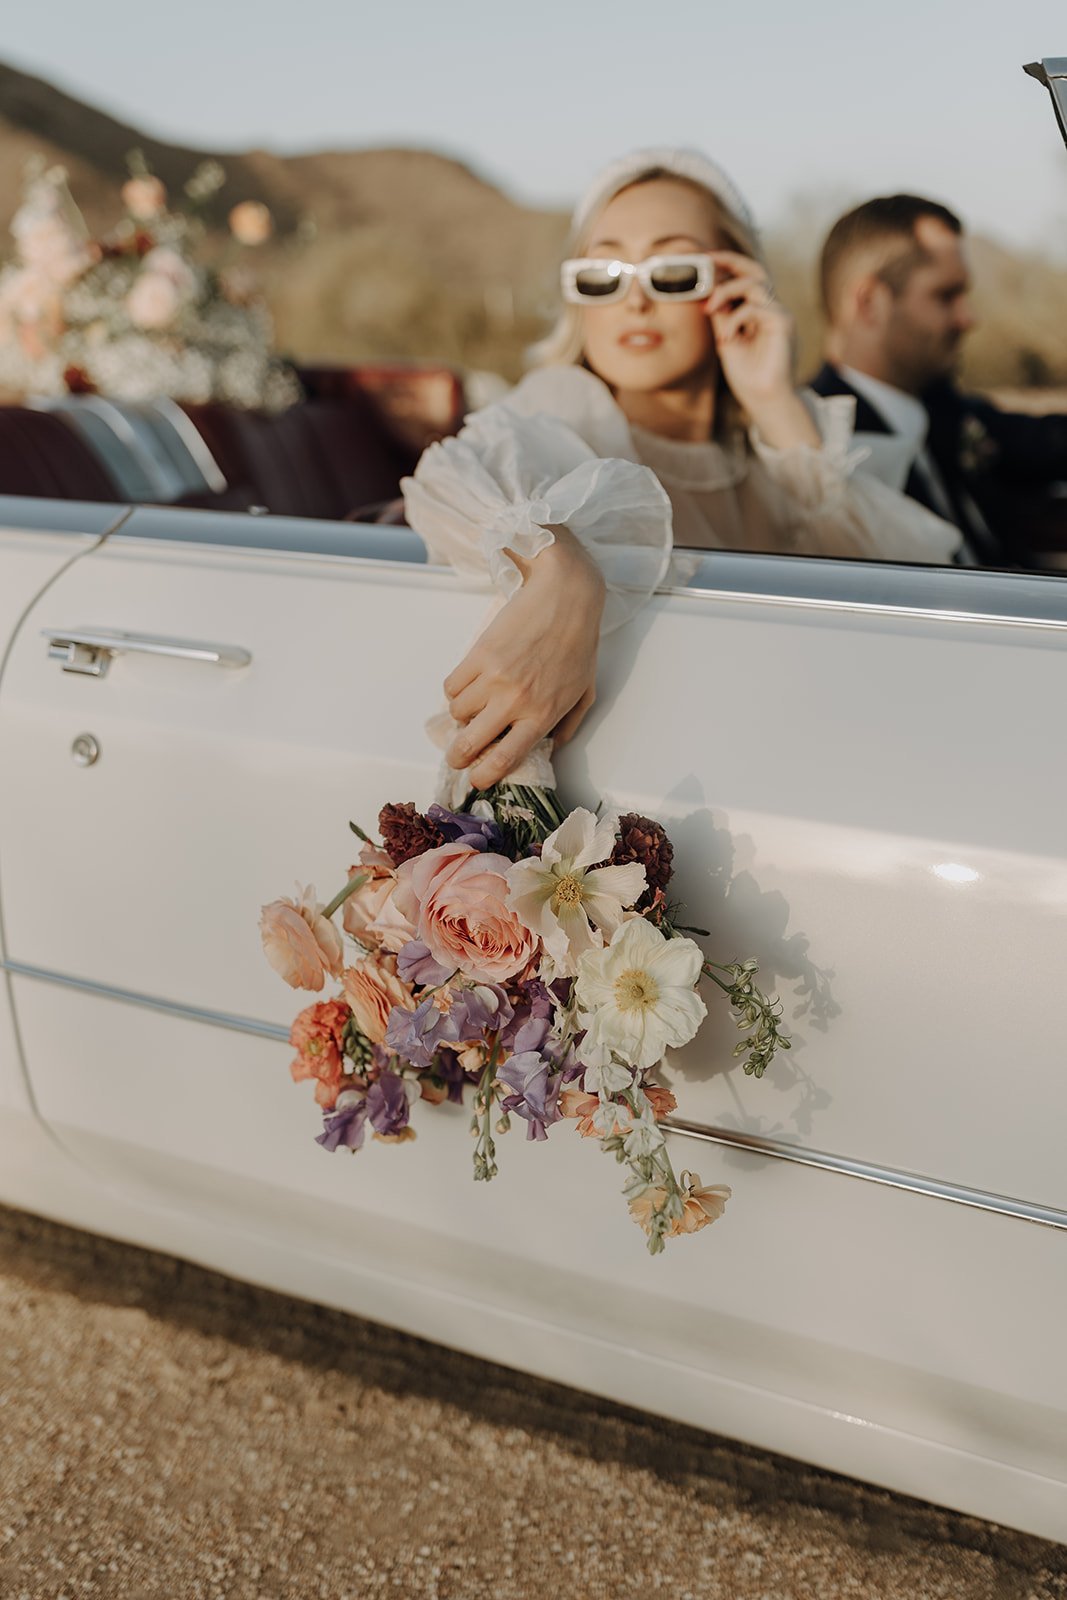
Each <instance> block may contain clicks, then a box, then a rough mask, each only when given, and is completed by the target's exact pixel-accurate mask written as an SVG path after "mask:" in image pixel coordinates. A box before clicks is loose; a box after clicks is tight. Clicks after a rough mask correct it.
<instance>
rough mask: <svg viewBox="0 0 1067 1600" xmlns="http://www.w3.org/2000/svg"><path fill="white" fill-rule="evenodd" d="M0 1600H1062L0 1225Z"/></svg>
mask: <svg viewBox="0 0 1067 1600" xmlns="http://www.w3.org/2000/svg"><path fill="white" fill-rule="evenodd" d="M0 1352H2V1361H3V1365H2V1368H0V1370H2V1373H3V1380H2V1383H0V1423H2V1425H0V1439H2V1450H0V1600H64V1597H66V1600H76V1597H80V1596H83V1595H92V1596H95V1597H106V1600H111V1597H115V1600H118V1597H121V1600H154V1597H157V1596H158V1597H165V1600H223V1597H225V1600H319V1597H323V1600H346V1597H347V1600H357V1597H358V1600H363V1597H364V1596H382V1597H391V1596H402V1597H403V1600H541V1597H545V1600H548V1597H551V1600H557V1597H559V1600H564V1597H565V1600H623V1597H627V1596H642V1597H654V1596H660V1595H662V1596H664V1597H669V1600H822V1597H824V1596H825V1597H832V1600H853V1597H866V1596H877V1597H879V1600H927V1597H931V1600H932V1597H938V1600H940V1597H944V1600H1067V1547H1064V1546H1062V1545H1052V1544H1048V1543H1046V1542H1044V1541H1042V1540H1038V1539H1033V1538H1029V1537H1027V1536H1025V1535H1023V1534H1018V1533H1012V1532H1010V1531H1008V1530H1006V1529H1002V1528H996V1527H993V1526H992V1525H990V1524H989V1523H985V1522H980V1521H978V1520H976V1519H974V1518H969V1517H961V1516H956V1515H954V1514H952V1513H949V1512H945V1511H940V1510H938V1509H936V1508H934V1507H932V1506H928V1505H925V1504H923V1503H921V1502H919V1501H914V1500H909V1499H906V1498H904V1497H903V1496H899V1495H893V1494H889V1493H886V1492H884V1491H881V1490H877V1489H871V1488H868V1487H866V1486H864V1485H862V1484H859V1483H855V1482H853V1481H852V1480H850V1479H847V1478H841V1477H837V1476H835V1475H834V1474H832V1473H827V1472H821V1471H817V1470H815V1469H813V1468H809V1467H805V1466H801V1465H799V1464H797V1463H796V1462H792V1461H788V1460H786V1459H784V1458H782V1457H778V1456H772V1455H768V1454H766V1453H764V1452H762V1451H758V1450H754V1449H750V1448H748V1447H747V1446H744V1445H738V1444H734V1443H732V1442H730V1441H728V1440H724V1439H720V1438H718V1437H716V1436H714V1435H709V1434H704V1433H699V1432H697V1431H695V1430H693V1429H688V1428H683V1427H679V1426H676V1425H674V1424H671V1423H665V1422H661V1421H658V1420H656V1419H653V1418H650V1417H647V1416H645V1415H643V1414H641V1413H637V1412H631V1411H627V1410H625V1409H623V1408H622V1407H618V1406H612V1405H608V1404H606V1403H604V1402H601V1401H597V1400H593V1399H590V1398H589V1397H587V1396H585V1395H581V1394H577V1393H574V1392H572V1391H571V1390H568V1389H563V1388H560V1387H557V1386H555V1385H552V1384H547V1383H541V1382H538V1381H535V1380H533V1379H528V1378H519V1377H516V1376H515V1375H514V1374H512V1373H509V1372H507V1371H505V1370H503V1369H502V1368H499V1367H493V1366H489V1365H486V1364H485V1363H483V1362H480V1361H475V1360H473V1359H471V1358H469V1357H465V1356H460V1355H456V1354H453V1353H450V1352H446V1351H444V1350H441V1349H438V1348H437V1347H435V1346H433V1345H428V1344H424V1343H422V1342H421V1341H419V1340H417V1339H411V1338H407V1337H406V1336H404V1335H401V1334H397V1333H393V1332H391V1331H389V1330H387V1329H384V1328H381V1327H378V1326H376V1325H375V1324H373V1323H368V1322H361V1321H358V1320H357V1319H355V1318H353V1317H348V1316H344V1315H342V1314H340V1313H338V1312H333V1311H326V1310H323V1309H322V1308H320V1307H316V1306H309V1305H305V1304H303V1303H301V1302H299V1301H294V1300H288V1299H285V1298H284V1297H283V1296H281V1295H275V1294H271V1293H268V1292H267V1291H265V1290H260V1289H253V1288H249V1287H248V1286H246V1285H243V1284H238V1283H233V1282H231V1281H230V1280H229V1279H226V1278H222V1277H219V1276H217V1275H216V1274H214V1273H210V1272H205V1271H202V1270H200V1269H199V1268H196V1267H191V1266H188V1265H186V1264H184V1263H182V1262H179V1261H175V1260H172V1259H171V1258H170V1257H166V1256H159V1255H153V1254H150V1253H149V1252H147V1251H142V1250H135V1249H132V1248H130V1247H128V1246H124V1245H115V1244H111V1243H108V1242H105V1241H102V1240H99V1239H95V1238H93V1237H92V1236H91V1235H88V1234H82V1233H78V1232H76V1231H74V1230H72V1229H69V1228H63V1227H59V1226H56V1225H54V1224H52V1223H46V1222H42V1221H41V1220H39V1219H38V1218H34V1217H29V1216H26V1215H25V1214H23V1213H20V1212H15V1211H4V1210H2V1209H0Z"/></svg>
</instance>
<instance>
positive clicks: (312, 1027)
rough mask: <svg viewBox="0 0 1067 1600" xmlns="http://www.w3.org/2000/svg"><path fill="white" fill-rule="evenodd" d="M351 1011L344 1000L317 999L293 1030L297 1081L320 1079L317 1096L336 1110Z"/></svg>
mask: <svg viewBox="0 0 1067 1600" xmlns="http://www.w3.org/2000/svg"><path fill="white" fill-rule="evenodd" d="M350 1016H351V1012H350V1010H349V1008H348V1006H347V1005H346V1004H345V1002H344V1001H343V1000H316V1001H315V1002H314V1004H313V1005H310V1006H306V1007H305V1008H304V1010H303V1011H301V1013H300V1015H299V1016H298V1017H297V1018H296V1020H295V1022H294V1023H293V1026H292V1028H291V1029H290V1030H289V1043H290V1044H291V1045H293V1046H294V1047H295V1049H296V1050H297V1052H298V1053H297V1055H296V1056H295V1057H294V1058H293V1060H292V1062H291V1063H290V1067H289V1070H290V1072H291V1073H292V1075H293V1082H294V1083H303V1081H304V1080H305V1078H315V1079H317V1082H316V1085H315V1099H316V1100H317V1101H318V1103H319V1105H321V1106H323V1107H324V1108H325V1109H326V1110H327V1111H332V1110H333V1106H334V1103H335V1101H336V1099H337V1096H338V1094H339V1093H340V1085H341V1080H342V1079H343V1077H344V1075H345V1057H344V1031H345V1024H346V1023H347V1021H348V1019H349V1017H350Z"/></svg>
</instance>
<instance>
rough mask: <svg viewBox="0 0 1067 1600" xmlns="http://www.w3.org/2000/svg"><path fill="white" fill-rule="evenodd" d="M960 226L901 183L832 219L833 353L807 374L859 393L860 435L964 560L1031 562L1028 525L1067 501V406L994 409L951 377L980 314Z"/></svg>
mask: <svg viewBox="0 0 1067 1600" xmlns="http://www.w3.org/2000/svg"><path fill="white" fill-rule="evenodd" d="M962 235H963V229H962V227H961V225H960V221H959V218H958V217H956V216H954V215H953V213H952V212H951V211H949V210H948V209H947V207H945V206H941V205H938V204H937V203H936V202H935V201H933V200H923V199H920V198H919V197H918V196H916V195H907V194H897V195H890V196H888V197H886V198H884V199H877V200H868V201H867V202H866V203H865V204H864V205H861V206H857V207H856V209H855V210H854V211H850V212H848V213H847V214H846V215H845V216H843V217H841V218H840V219H839V220H838V221H837V222H836V223H835V224H834V226H833V228H832V229H831V230H830V233H829V235H828V237H827V240H826V243H825V245H824V246H823V252H822V260H821V264H820V276H821V288H822V298H823V305H824V309H825V312H826V317H827V321H828V325H829V329H828V334H827V340H826V354H827V361H826V364H825V365H824V366H823V368H822V370H821V371H820V372H819V373H818V374H817V375H816V377H815V378H814V379H813V381H812V383H811V387H812V388H813V389H814V390H815V392H816V393H817V394H821V395H836V394H851V395H854V396H855V399H856V432H857V434H859V435H867V437H866V438H861V440H860V441H859V442H861V443H864V444H867V445H870V447H871V449H872V455H873V457H874V460H875V462H877V461H878V459H879V456H878V452H879V450H881V451H882V455H883V458H884V461H886V462H888V463H889V464H890V469H889V471H888V472H887V473H884V474H883V475H887V476H890V477H892V476H893V475H894V474H895V476H896V477H897V479H898V482H897V487H899V488H901V489H903V491H904V492H905V493H906V494H908V495H910V496H912V498H913V499H915V500H919V501H921V502H922V504H923V505H925V506H927V507H928V508H929V509H930V510H932V511H935V512H936V513H937V514H938V516H941V517H944V518H945V519H946V520H947V521H949V522H953V523H955V525H956V526H957V527H958V528H959V529H960V531H961V533H962V535H963V540H964V551H963V556H962V559H963V561H964V562H965V563H966V564H977V565H982V566H1003V565H1012V564H1014V563H1020V562H1021V563H1022V564H1028V561H1029V553H1028V546H1029V543H1030V542H1031V539H1032V538H1034V537H1035V533H1034V530H1035V529H1036V528H1037V527H1038V526H1039V525H1044V526H1045V527H1046V528H1047V527H1050V526H1052V525H1054V523H1055V521H1056V518H1057V512H1058V509H1059V506H1063V505H1065V504H1067V502H1063V501H1061V502H1059V503H1058V504H1057V502H1056V501H1055V500H1053V499H1052V498H1050V496H1049V488H1050V486H1051V485H1052V484H1054V483H1058V482H1060V481H1067V416H1044V417H1033V416H1026V415H1022V414H1019V413H1014V412H1007V411H1002V410H1000V409H999V408H998V407H997V406H995V405H993V404H992V403H991V402H990V401H988V400H984V399H981V398H980V397H979V396H977V395H969V394H965V393H964V392H963V391H962V390H961V389H959V388H958V387H957V385H956V382H955V379H954V373H955V370H956V366H957V362H958V358H959V353H960V348H961V345H962V343H963V340H964V338H965V337H966V335H967V334H968V333H969V332H970V330H971V329H972V328H973V327H974V325H975V318H974V313H973V311H972V309H971V300H970V292H971V279H970V274H969V272H968V268H967V261H966V256H965V253H964V243H963V237H962ZM886 436H892V438H889V437H886ZM1064 521H1065V522H1067V517H1064ZM1065 531H1067V529H1065ZM1052 537H1053V538H1055V537H1056V536H1055V535H1054V534H1053V535H1052ZM1038 538H1039V536H1038ZM1065 542H1067V541H1065Z"/></svg>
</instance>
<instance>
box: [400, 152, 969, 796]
mask: <svg viewBox="0 0 1067 1600" xmlns="http://www.w3.org/2000/svg"><path fill="white" fill-rule="evenodd" d="M561 284H562V291H563V300H564V304H563V307H562V311H561V315H560V317H559V320H558V322H557V324H556V327H555V328H554V329H553V331H552V333H551V334H550V335H549V336H548V338H547V339H546V340H544V342H543V343H542V344H541V345H540V346H538V347H537V348H536V349H535V351H534V352H533V354H534V358H535V361H536V362H537V365H536V367H535V369H534V370H533V371H532V372H530V373H529V374H528V375H527V376H526V377H525V378H524V379H523V380H522V382H521V383H520V384H519V385H518V386H517V387H516V388H515V389H514V390H513V391H512V392H511V393H510V394H508V395H507V396H506V397H505V398H504V399H503V400H500V401H497V402H495V403H494V404H492V405H489V406H486V407H485V408H484V409H483V410H481V411H478V412H476V413H474V414H473V415H472V416H471V417H470V418H469V419H468V421H467V423H466V425H465V426H464V428H463V429H462V431H461V432H460V433H459V434H458V435H457V436H456V437H455V438H452V439H446V440H443V441H442V442H441V443H439V444H434V445H431V446H430V448H429V449H428V450H427V451H426V452H425V453H424V455H423V456H422V458H421V460H420V461H419V464H418V466H417V467H416V469H415V472H414V475H413V477H411V478H407V479H405V481H404V484H403V486H402V487H403V491H404V501H405V507H406V512H407V520H408V522H409V523H410V525H411V526H412V527H413V528H415V529H416V530H417V532H418V533H419V534H420V535H421V536H422V538H423V540H424V542H425V544H426V546H427V551H428V554H429V558H430V560H431V561H434V562H440V563H451V564H452V565H453V566H454V567H456V568H457V569H458V570H459V571H461V572H464V573H466V574H468V575H472V576H478V577H480V578H483V579H484V578H485V576H486V574H487V573H488V576H489V578H490V579H491V580H492V583H493V585H494V587H495V588H496V589H497V591H498V593H499V595H500V596H501V597H502V599H503V602H504V603H503V604H502V605H501V606H500V608H499V609H498V610H497V611H496V612H495V615H494V616H493V617H492V620H491V621H490V622H489V624H488V626H487V627H486V628H485V630H484V632H483V633H482V634H481V636H480V637H479V638H478V640H477V641H476V643H475V644H474V646H473V648H472V649H471V650H470V651H469V652H468V653H467V655H465V656H464V658H463V660H462V661H461V662H460V663H459V665H458V666H457V667H456V668H455V669H454V670H453V671H452V672H451V673H450V674H449V676H448V678H447V679H446V680H445V685H444V688H445V694H446V695H447V698H448V710H449V716H448V717H446V718H442V719H439V721H440V722H441V723H443V726H444V732H443V733H441V732H440V730H439V732H438V736H439V737H440V738H441V742H442V743H445V744H446V745H447V748H446V752H445V755H446V761H447V763H448V765H449V767H450V768H452V769H454V770H455V772H456V774H457V777H456V780H455V783H454V785H453V792H454V793H455V794H459V793H460V792H465V791H466V790H467V789H468V788H469V787H471V786H473V787H476V788H487V787H488V786H489V785H490V784H493V783H496V782H498V781H499V780H500V779H501V778H503V777H504V776H505V775H508V774H510V775H512V776H513V777H515V776H517V775H518V773H519V771H520V770H521V771H525V772H526V774H527V781H531V782H538V781H540V782H544V781H546V777H545V775H546V774H547V773H550V767H549V766H548V763H547V756H548V752H549V750H550V748H551V745H550V744H549V743H548V742H547V741H548V740H551V741H552V743H553V744H554V745H558V744H560V743H562V742H563V741H565V740H567V739H569V738H570V737H571V736H572V735H573V734H574V732H575V731H576V729H577V728H578V726H579V724H580V723H581V721H582V719H583V717H584V716H585V714H586V712H587V711H588V710H589V707H590V706H591V705H592V703H593V700H594V698H595V685H596V657H597V645H598V639H599V635H600V633H601V632H602V631H607V630H608V629H610V628H613V627H617V626H618V625H619V624H620V623H622V622H624V621H626V620H627V618H629V617H630V616H632V615H633V614H634V612H635V611H637V609H638V608H639V607H640V606H641V605H642V604H644V602H645V601H646V600H647V599H648V598H649V596H650V595H651V594H652V593H653V591H654V590H655V589H656V588H657V587H658V586H659V585H661V584H662V583H664V582H665V581H670V579H671V572H672V567H673V569H674V571H673V576H674V577H675V579H676V580H677V581H684V577H685V574H686V570H687V568H686V566H685V558H683V557H679V556H678V555H677V554H674V553H673V552H674V550H675V546H676V545H677V546H678V547H679V548H684V549H687V550H693V549H696V550H711V549H731V550H761V551H773V552H779V553H788V554H794V555H820V556H838V557H841V556H844V557H863V558H867V559H883V560H894V561H907V562H916V561H918V562H944V561H949V560H951V558H952V554H953V552H954V550H955V549H956V548H957V546H958V543H959V534H958V532H957V530H956V529H954V528H952V527H950V525H949V524H948V523H945V522H942V521H941V520H940V519H939V518H938V517H935V516H933V515H932V514H931V513H930V512H928V511H926V510H925V509H924V508H923V507H922V506H920V505H919V504H918V503H917V502H915V501H913V500H908V499H906V498H905V497H904V496H903V495H901V494H898V493H896V492H895V491H894V490H892V489H890V488H889V487H887V486H886V485H885V484H883V483H881V482H880V481H879V480H878V479H877V478H874V477H872V476H869V475H868V474H866V473H865V474H862V475H860V474H856V473H855V471H854V468H855V467H856V465H857V464H858V462H859V461H860V460H862V459H863V455H864V452H862V451H854V450H852V451H850V443H851V435H852V412H853V407H854V402H853V400H852V399H851V398H850V397H838V398H834V399H830V400H823V399H820V398H818V397H817V396H815V395H812V394H811V393H810V392H806V393H803V394H798V393H797V391H796V389H795V388H794V384H793V376H792V333H793V328H792V320H791V318H790V317H789V315H788V313H787V312H786V311H785V309H784V307H783V306H782V305H781V304H780V302H779V301H778V300H777V299H776V298H775V295H774V291H773V288H772V286H771V282H770V278H769V275H768V272H767V269H766V267H765V265H764V264H763V261H762V256H761V250H760V245H759V241H758V238H757V235H756V231H755V227H754V224H753V221H752V218H751V216H750V213H749V211H748V208H747V206H746V205H745V202H744V201H743V199H742V198H741V196H740V195H739V194H738V192H737V190H736V189H735V188H734V186H733V184H732V183H731V182H730V180H729V179H728V178H727V177H726V175H725V173H723V172H722V170H721V169H720V168H719V167H718V166H716V165H715V164H714V163H713V162H712V161H710V160H708V159H707V158H706V157H704V156H702V155H700V154H699V153H698V152H696V151H690V150H674V149H662V150H660V149H656V150H639V151H635V152H633V153H632V154H631V155H629V156H626V157H624V158H622V159H621V160H619V161H617V162H615V163H614V164H613V165H612V166H610V167H609V168H607V170H606V171H604V172H603V173H602V174H601V175H600V177H599V178H598V179H597V180H596V181H594V183H593V184H592V186H591V187H590V189H589V191H588V192H587V193H586V195H585V197H584V198H583V199H582V200H581V202H580V203H579V205H578V207H577V210H576V211H575V214H574V218H573V224H572V235H571V255H570V258H569V259H568V260H567V261H565V262H564V263H563V267H562V272H561ZM692 562H693V558H692V557H690V558H689V566H688V570H689V571H691V570H692ZM531 754H532V757H533V760H534V766H533V767H532V768H531V767H530V766H529V759H528V758H530V757H531ZM539 755H540V757H541V764H540V767H539V768H538V766H537V758H538V756H539ZM524 764H525V767H524ZM459 774H462V775H463V776H462V778H460V777H459Z"/></svg>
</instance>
